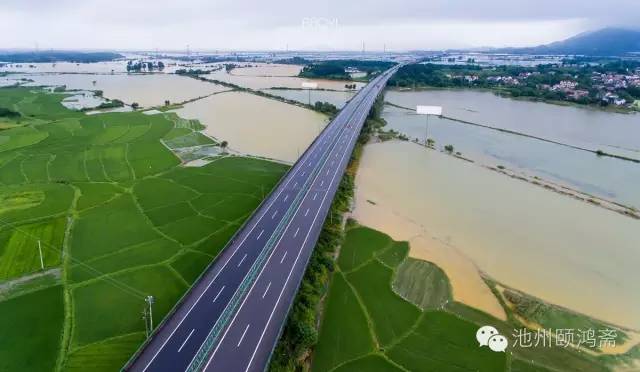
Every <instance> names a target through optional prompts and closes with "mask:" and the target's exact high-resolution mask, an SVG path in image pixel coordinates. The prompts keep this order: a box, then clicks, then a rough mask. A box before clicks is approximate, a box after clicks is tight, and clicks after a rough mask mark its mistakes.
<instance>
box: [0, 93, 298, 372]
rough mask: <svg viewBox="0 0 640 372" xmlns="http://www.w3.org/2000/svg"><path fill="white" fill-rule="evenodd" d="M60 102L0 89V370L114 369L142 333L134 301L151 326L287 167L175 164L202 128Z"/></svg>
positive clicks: (222, 161) (239, 161) (248, 162)
mask: <svg viewBox="0 0 640 372" xmlns="http://www.w3.org/2000/svg"><path fill="white" fill-rule="evenodd" d="M63 98H64V96H63V95H60V94H52V93H47V92H44V91H42V90H37V89H33V88H3V89H0V107H5V108H8V109H10V110H13V111H17V112H19V113H20V114H21V116H20V118H18V119H14V120H13V121H12V123H10V124H11V125H6V126H4V128H8V129H1V128H0V371H52V370H60V371H114V370H118V369H119V368H120V367H121V366H122V365H123V364H124V362H125V361H126V360H127V359H128V358H129V357H130V356H131V354H132V353H133V352H134V351H135V350H136V349H137V348H138V347H139V345H140V344H141V343H142V341H143V340H144V338H145V324H144V322H143V320H142V310H143V308H144V305H145V303H144V300H143V299H144V296H146V295H153V296H154V297H155V298H156V304H155V305H154V319H155V320H156V324H157V323H158V320H160V319H161V318H162V317H163V316H164V315H166V314H167V312H168V311H169V310H170V309H171V307H172V306H173V305H174V304H175V302H176V301H177V300H178V299H179V298H180V296H181V295H182V294H183V293H184V292H185V290H186V289H187V288H188V287H189V285H190V284H191V283H192V282H193V281H194V280H195V279H196V278H197V277H198V275H199V274H200V273H201V272H202V270H203V269H204V268H205V267H206V266H207V265H208V264H209V263H210V262H211V261H212V260H213V259H214V258H215V257H216V255H217V254H218V252H219V251H220V249H221V248H222V247H223V246H224V245H225V244H226V242H227V240H228V239H229V238H230V236H231V235H232V234H233V233H234V232H235V231H236V230H237V229H238V227H239V226H240V225H241V224H242V223H243V221H244V220H245V219H246V218H247V217H248V216H249V215H250V214H251V213H252V211H253V210H254V209H255V208H256V207H257V206H258V204H259V203H260V201H261V200H262V199H263V197H264V195H263V192H267V191H268V190H270V189H271V188H272V187H273V186H274V185H275V184H276V182H277V181H278V180H279V179H280V178H281V176H282V175H283V174H284V172H285V171H286V169H287V167H286V166H284V165H280V164H276V163H272V162H267V161H262V160H256V159H250V158H240V157H222V158H216V159H214V161H212V162H211V163H209V164H208V165H206V166H203V167H199V168H195V167H193V168H192V167H183V166H181V161H180V159H179V158H178V157H177V156H176V155H174V153H173V152H172V148H173V147H178V146H179V147H188V146H196V145H202V144H212V145H214V144H215V142H214V141H213V140H211V139H209V138H207V137H205V136H203V135H202V134H200V133H199V132H197V131H196V130H197V129H199V127H198V126H199V123H197V122H194V121H186V120H182V119H180V118H178V117H177V116H175V114H157V115H145V114H143V113H140V112H128V113H103V114H96V115H86V114H84V113H81V112H76V111H71V110H68V109H66V108H64V107H63V106H62V105H61V104H60V101H61V100H62V99H63ZM38 241H40V242H41V246H42V264H44V271H42V269H41V261H40V254H39V251H38ZM36 355H37V357H36Z"/></svg>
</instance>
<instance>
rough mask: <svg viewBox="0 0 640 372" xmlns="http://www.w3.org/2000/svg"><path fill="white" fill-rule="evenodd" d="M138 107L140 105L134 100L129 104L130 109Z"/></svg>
mask: <svg viewBox="0 0 640 372" xmlns="http://www.w3.org/2000/svg"><path fill="white" fill-rule="evenodd" d="M138 107H140V105H139V104H138V102H134V103H132V104H131V108H132V109H134V110H137V109H138Z"/></svg>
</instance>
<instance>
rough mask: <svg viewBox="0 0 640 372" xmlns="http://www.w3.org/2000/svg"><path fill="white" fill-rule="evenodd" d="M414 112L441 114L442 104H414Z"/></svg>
mask: <svg viewBox="0 0 640 372" xmlns="http://www.w3.org/2000/svg"><path fill="white" fill-rule="evenodd" d="M416 112H417V113H418V114H419V115H437V116H442V106H416Z"/></svg>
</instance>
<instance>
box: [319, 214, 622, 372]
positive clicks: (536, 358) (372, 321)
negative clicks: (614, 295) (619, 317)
mask: <svg viewBox="0 0 640 372" xmlns="http://www.w3.org/2000/svg"><path fill="white" fill-rule="evenodd" d="M408 250H409V247H408V245H407V243H406V242H395V241H393V240H392V239H391V238H389V237H388V236H387V235H385V234H383V233H381V232H378V231H376V230H372V229H369V228H367V227H362V226H358V225H357V224H356V225H355V226H352V227H349V228H348V230H347V233H346V236H345V240H344V242H343V244H342V248H341V251H340V255H339V257H338V259H337V265H336V271H335V272H334V274H333V278H332V281H331V284H330V287H329V291H328V295H327V298H326V300H325V305H324V310H323V319H322V322H321V325H320V331H319V337H318V343H317V345H316V348H315V352H314V356H313V362H312V367H311V370H312V371H314V372H326V371H335V372H338V371H339V372H346V371H359V372H378V371H455V372H462V371H490V372H497V371H514V372H515V371H518V372H524V371H527V372H532V371H606V370H610V367H611V366H613V365H614V364H615V363H618V362H620V361H619V360H614V359H615V358H613V359H610V358H608V357H597V356H592V355H588V354H586V353H584V352H578V351H576V350H573V349H572V348H543V349H539V348H538V349H525V348H521V349H518V348H515V349H513V348H510V349H507V352H505V353H500V352H493V351H491V350H490V349H488V347H482V348H481V347H479V346H478V342H477V341H476V337H475V334H476V331H477V329H478V328H479V327H480V326H483V325H493V326H495V327H496V328H497V329H498V330H499V331H500V333H501V334H503V335H509V336H510V335H511V334H512V332H513V329H514V327H516V326H517V327H521V325H519V324H516V323H513V320H509V321H507V322H505V321H501V320H498V319H495V318H493V317H492V316H490V315H488V314H485V313H483V312H480V311H478V310H475V309H473V308H470V307H467V306H466V305H464V304H461V303H458V302H455V301H454V300H453V299H452V295H451V287H450V284H449V280H448V278H447V276H446V274H445V273H444V272H443V271H442V270H441V269H440V268H438V267H437V266H436V265H434V264H432V263H430V262H426V261H421V260H416V259H413V258H409V257H407V253H408Z"/></svg>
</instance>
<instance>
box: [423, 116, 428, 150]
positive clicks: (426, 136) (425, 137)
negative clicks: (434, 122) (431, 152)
mask: <svg viewBox="0 0 640 372" xmlns="http://www.w3.org/2000/svg"><path fill="white" fill-rule="evenodd" d="M425 116H426V118H427V119H426V125H425V130H424V145H425V146H427V141H428V140H429V115H425Z"/></svg>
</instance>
